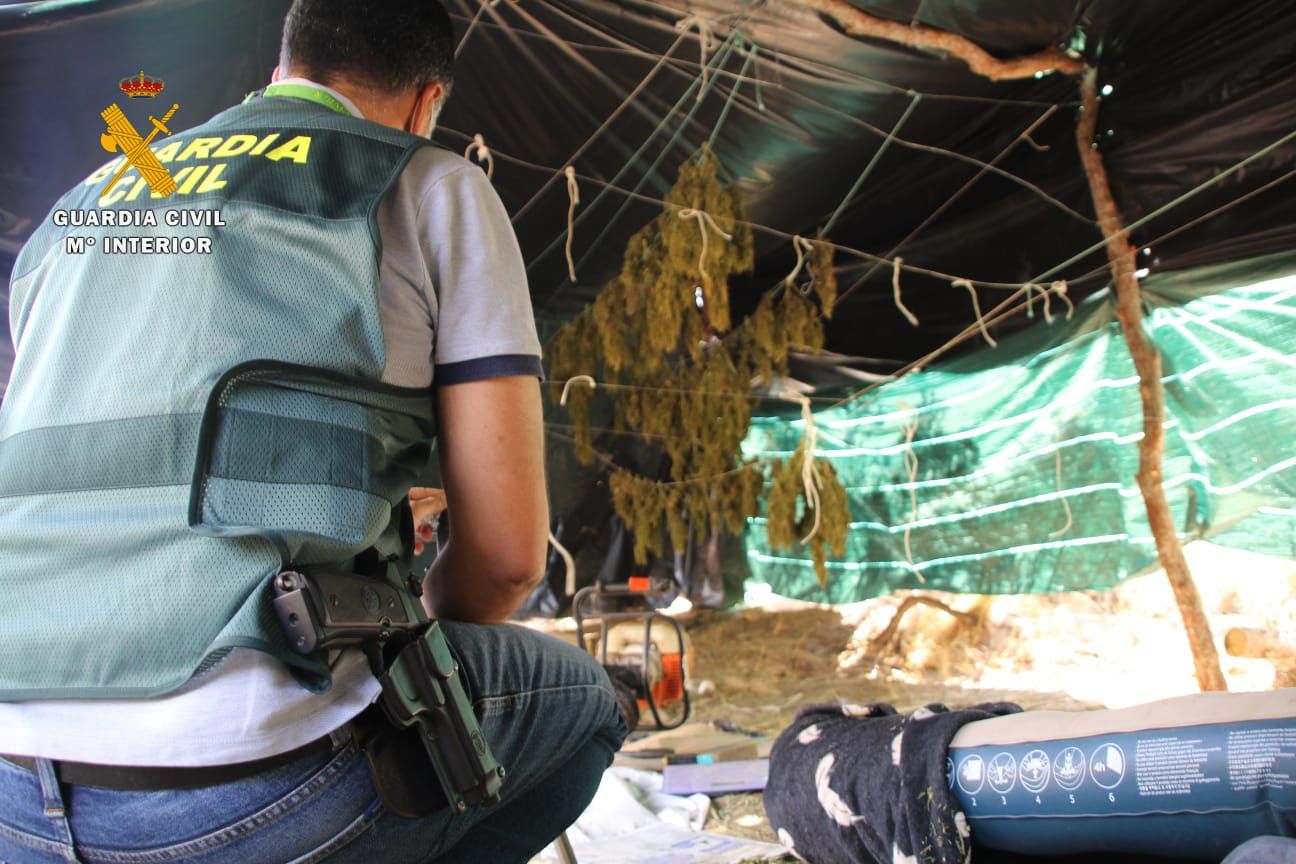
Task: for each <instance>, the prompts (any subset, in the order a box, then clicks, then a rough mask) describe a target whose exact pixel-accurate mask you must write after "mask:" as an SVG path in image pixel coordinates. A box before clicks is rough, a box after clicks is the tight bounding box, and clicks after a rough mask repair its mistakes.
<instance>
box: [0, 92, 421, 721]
mask: <svg viewBox="0 0 1296 864" xmlns="http://www.w3.org/2000/svg"><path fill="white" fill-rule="evenodd" d="M427 144H428V142H427V141H425V140H424V139H421V138H418V137H417V136H413V135H409V134H406V133H403V132H399V131H396V130H392V129H387V128H385V127H382V126H379V125H378V124H375V123H370V122H367V121H364V120H360V119H357V118H354V117H351V116H348V115H344V114H340V113H336V112H334V111H330V110H329V109H328V108H327V107H323V106H321V105H317V104H312V103H310V102H305V101H301V100H296V99H282V98H263V99H255V100H251V101H249V102H248V103H245V104H244V105H240V106H237V107H235V108H232V109H230V110H228V111H225V112H224V113H222V114H219V115H217V116H216V117H214V118H212V119H211V120H210V121H209V122H207V123H206V124H204V125H202V126H200V127H198V128H196V129H193V130H190V131H188V132H184V133H181V134H180V135H177V136H176V137H175V139H174V140H171V139H167V141H166V144H165V147H166V148H170V149H169V150H167V151H166V152H160V158H164V160H166V161H165V164H166V165H167V167H168V168H169V169H170V171H171V173H172V175H173V176H174V177H175V180H176V183H177V184H178V186H179V188H178V190H177V191H176V192H175V193H174V194H172V195H170V196H169V197H166V198H158V197H153V196H152V195H151V194H150V191H149V189H148V187H147V186H146V185H144V184H142V183H139V184H136V183H135V182H134V181H131V180H129V179H127V180H123V181H121V183H120V185H119V186H115V187H113V190H112V192H111V193H110V195H109V198H108V203H105V204H104V205H103V206H102V207H101V204H100V201H99V196H100V193H101V191H102V190H103V185H104V180H105V179H106V177H107V176H110V175H109V174H108V173H106V172H103V171H101V172H96V174H95V175H91V178H90V179H89V180H88V181H87V182H86V183H85V184H83V185H81V186H78V187H77V188H75V189H73V190H72V191H70V192H69V193H67V194H66V195H64V196H63V198H62V199H60V200H59V202H58V204H57V205H55V211H54V213H52V214H51V217H50V218H49V219H47V220H46V222H45V223H44V224H42V225H41V226H40V228H39V229H38V230H37V231H36V232H35V234H33V236H32V238H31V240H30V241H29V243H28V244H27V246H26V247H25V248H24V249H23V251H22V253H21V254H20V255H19V257H18V261H17V264H16V265H15V268H14V278H13V280H12V284H11V297H10V319H11V330H12V333H13V336H14V340H15V343H16V345H17V356H16V359H15V362H14V367H13V373H12V378H11V383H10V387H9V390H8V392H7V393H6V394H5V398H4V403H3V406H2V407H0V603H2V604H3V613H0V700H18V699H53V698H96V697H103V698H108V697H115V698H121V697H143V696H149V695H155V694H159V693H164V692H166V691H168V690H171V689H173V688H175V687H177V686H178V685H180V684H182V683H184V682H185V681H186V680H188V679H189V678H190V677H191V676H192V675H193V674H194V673H195V672H196V671H198V670H201V669H203V668H204V667H205V666H206V665H209V664H210V663H212V662H213V661H214V660H216V659H219V658H220V657H221V656H223V654H224V653H225V652H227V651H228V649H230V648H233V647H236V646H240V647H248V648H255V649H259V650H262V651H266V652H268V653H270V654H272V655H274V656H276V657H278V658H280V659H282V660H283V661H285V662H286V663H288V664H290V666H292V667H293V668H294V673H295V674H296V675H297V677H298V678H299V680H301V681H302V682H303V683H304V684H306V685H307V686H309V687H312V688H324V687H326V686H327V685H328V673H327V668H326V667H325V666H324V665H323V664H322V663H321V662H319V661H318V660H315V659H311V658H305V657H301V656H298V655H296V654H294V653H293V652H291V651H290V650H289V649H288V648H287V646H286V645H285V643H284V641H283V639H282V637H281V635H280V632H279V625H278V622H277V620H276V619H275V617H274V615H273V612H272V610H271V607H270V603H269V596H268V594H269V591H270V581H271V578H272V577H273V576H274V575H275V574H276V573H277V572H278V571H279V570H280V569H281V568H283V567H284V566H286V565H289V564H293V565H303V564H312V563H333V564H344V563H349V561H350V559H351V558H352V557H353V556H355V555H357V554H358V553H359V552H361V551H363V550H365V549H367V548H369V547H377V548H378V549H379V550H381V551H387V552H394V551H397V550H398V548H399V539H398V537H397V536H396V535H397V534H398V532H397V530H396V527H395V526H394V524H393V516H392V514H393V508H394V507H395V506H396V505H397V504H398V502H399V501H400V500H401V499H402V498H403V497H404V495H405V493H406V490H407V489H408V487H409V486H410V484H411V483H412V482H413V481H414V480H415V479H416V477H417V475H418V473H419V472H421V471H422V469H423V468H424V467H425V465H426V463H427V461H428V457H429V451H430V447H431V442H432V436H433V434H434V429H435V427H434V422H433V417H432V395H431V392H430V390H426V389H421V390H412V389H408V388H398V387H392V386H388V385H383V384H381V383H379V377H380V375H381V373H382V370H383V367H384V363H385V359H386V348H385V346H384V343H383V334H382V326H381V322H380V319H379V284H378V268H379V258H380V253H381V245H380V242H379V237H378V231H377V224H376V221H375V213H376V211H377V207H378V204H379V202H380V200H381V199H382V197H383V195H384V193H385V192H387V190H388V189H389V188H390V187H391V186H392V184H393V183H394V182H395V180H396V178H397V177H398V176H399V174H400V172H401V170H402V169H403V168H404V166H405V164H406V163H407V161H408V160H409V157H410V156H411V154H412V153H413V152H414V151H415V150H416V149H417V148H418V147H420V146H425V145H427ZM155 150H157V151H161V150H162V148H158V147H155ZM107 210H113V211H116V212H117V213H119V214H120V213H122V212H124V211H134V212H133V213H132V215H133V216H136V217H137V218H136V220H135V221H145V222H147V221H148V220H147V217H141V216H140V215H139V214H140V213H141V212H142V211H146V210H150V211H153V215H154V218H155V221H156V222H157V225H156V226H151V225H148V224H145V225H134V226H131V227H122V226H121V225H120V224H119V225H116V226H112V227H107V226H99V227H63V226H60V225H58V224H56V218H55V217H56V216H57V214H58V213H59V211H65V212H68V213H71V212H72V211H77V212H89V211H96V212H99V213H102V212H105V211H107ZM203 211H219V221H221V222H224V226H223V227H221V226H212V225H202V224H199V225H198V226H197V227H190V226H187V225H186V226H184V227H177V226H175V225H173V224H168V223H175V222H182V221H184V222H191V221H197V222H199V223H202V222H204V221H209V222H210V221H217V220H216V219H214V218H211V214H210V213H208V214H207V218H205V219H204V218H202V217H201V216H199V214H202V213H203ZM176 214H179V215H176ZM186 214H187V215H186ZM195 216H199V218H196V219H195V218H194V217H195ZM57 221H63V219H62V217H58V220H57ZM69 221H76V220H75V219H74V218H72V217H70V218H69ZM80 221H85V220H84V219H82V220H80ZM69 237H79V238H83V240H84V242H85V245H84V246H83V247H81V248H82V250H83V251H79V252H78V251H76V247H75V246H73V245H70V242H69V240H68V238H69ZM114 237H115V238H122V237H139V238H160V237H190V238H209V239H210V252H209V253H205V254H204V253H202V252H191V253H189V254H184V253H158V252H156V251H155V252H153V253H152V254H147V253H143V252H140V251H138V248H140V247H139V246H138V245H137V246H136V249H137V251H135V252H134V253H133V254H131V253H129V252H127V253H121V252H115V253H114V252H111V251H110V250H111V247H112V244H113V242H114V241H112V240H111V239H110V238H114ZM117 242H120V241H117ZM157 245H158V244H154V246H155V249H156V248H157Z"/></svg>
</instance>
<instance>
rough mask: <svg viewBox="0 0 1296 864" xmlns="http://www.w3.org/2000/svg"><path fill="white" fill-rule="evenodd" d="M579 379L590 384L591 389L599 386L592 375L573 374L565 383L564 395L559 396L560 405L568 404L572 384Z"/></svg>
mask: <svg viewBox="0 0 1296 864" xmlns="http://www.w3.org/2000/svg"><path fill="white" fill-rule="evenodd" d="M577 381H582V382H584V383H586V384H588V385H589V387H590V389H591V390H593V389H594V388H595V387H597V386H598V382H597V381H595V380H594V377H593V376H592V375H573V376H572V377H570V378H568V379H567V383H566V384H564V385H563V389H562V396H560V397H558V404H559V405H566V404H567V393H568V391H570V390H571V385H573V384H575V383H576V382H577Z"/></svg>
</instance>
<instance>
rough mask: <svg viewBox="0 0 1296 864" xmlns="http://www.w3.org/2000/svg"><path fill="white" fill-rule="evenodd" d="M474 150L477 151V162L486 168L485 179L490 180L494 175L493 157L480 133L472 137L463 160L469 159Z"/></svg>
mask: <svg viewBox="0 0 1296 864" xmlns="http://www.w3.org/2000/svg"><path fill="white" fill-rule="evenodd" d="M474 150H476V151H477V161H478V162H480V163H483V164H484V165H485V166H486V179H487V180H489V179H491V178H492V177H493V176H494V175H495V157H494V156H492V155H491V151H490V148H489V147H487V146H486V139H485V138H483V137H482V135H481V133H480V132H478V133H477V134H476V135H474V136H473V140H472V143H471V144H469V145H468V147H467V149H465V150H464V158H465V159H471V158H472V153H473V151H474Z"/></svg>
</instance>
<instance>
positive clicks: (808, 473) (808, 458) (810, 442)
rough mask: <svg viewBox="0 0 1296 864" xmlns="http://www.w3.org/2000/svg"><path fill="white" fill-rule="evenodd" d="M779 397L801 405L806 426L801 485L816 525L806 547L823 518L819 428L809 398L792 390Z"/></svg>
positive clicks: (806, 536) (811, 528)
mask: <svg viewBox="0 0 1296 864" xmlns="http://www.w3.org/2000/svg"><path fill="white" fill-rule="evenodd" d="M779 395H780V396H781V397H782V398H784V399H787V400H788V401H789V402H799V403H801V422H802V423H804V424H805V433H804V434H803V436H802V438H801V445H802V446H803V447H804V448H805V455H804V456H803V457H802V460H801V483H802V485H803V487H804V495H805V502H806V509H807V510H813V511H814V524H813V525H812V526H810V533H809V534H807V535H805V536H804V537H802V538H801V545H802V546H804V545H805V544H807V543H809V542H810V539H811V538H812V537H814V536H815V535H816V534H818V533H819V520H820V518H821V514H820V512H819V511H820V507H819V489H820V488H821V487H822V486H823V478H821V477H820V476H819V466H818V465H816V464H815V458H814V452H815V447H816V446H817V445H818V441H819V427H818V426H816V425H815V421H814V412H812V411H811V410H810V399H809V397H808V396H806V395H805V394H803V393H796V392H793V391H791V390H784V391H783V392H782V393H780V394H779Z"/></svg>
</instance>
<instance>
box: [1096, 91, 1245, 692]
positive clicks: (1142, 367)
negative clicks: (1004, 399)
mask: <svg viewBox="0 0 1296 864" xmlns="http://www.w3.org/2000/svg"><path fill="white" fill-rule="evenodd" d="M1080 97H1081V109H1080V122H1079V123H1077V124H1076V146H1077V147H1078V148H1079V150H1080V161H1081V162H1082V163H1083V164H1084V169H1085V177H1086V179H1087V180H1088V181H1089V194H1090V195H1091V196H1092V197H1093V203H1094V212H1095V213H1096V214H1097V215H1098V226H1099V228H1100V229H1101V230H1102V234H1103V238H1104V239H1105V240H1106V241H1107V260H1108V261H1109V262H1110V263H1111V269H1112V278H1113V281H1114V282H1115V285H1116V317H1117V318H1118V319H1119V321H1120V327H1121V332H1122V333H1123V334H1124V336H1125V344H1126V345H1127V346H1128V347H1129V352H1130V356H1131V357H1132V358H1133V360H1134V369H1135V370H1136V371H1137V372H1138V378H1139V396H1140V397H1141V399H1142V402H1143V438H1142V440H1141V441H1139V467H1138V475H1137V477H1138V485H1139V490H1140V491H1141V492H1142V493H1143V503H1144V505H1145V506H1146V508H1147V516H1148V525H1149V526H1150V527H1151V529H1152V537H1153V539H1154V540H1155V541H1156V548H1157V555H1158V557H1160V559H1161V566H1162V567H1163V568H1164V569H1165V572H1166V578H1168V579H1169V580H1170V587H1171V589H1173V591H1174V596H1175V602H1177V603H1178V604H1179V614H1180V615H1181V616H1183V622H1184V629H1185V630H1186V631H1187V634H1188V644H1189V646H1190V647H1191V648H1192V654H1193V662H1194V664H1195V665H1196V667H1197V683H1198V684H1199V685H1200V686H1201V689H1203V690H1227V689H1228V685H1227V683H1226V682H1225V680H1224V672H1223V670H1222V669H1221V668H1220V661H1219V653H1218V652H1217V651H1216V649H1215V640H1214V639H1213V638H1212V636H1211V630H1210V622H1209V621H1208V620H1207V618H1206V611H1205V609H1203V608H1202V602H1201V595H1200V594H1198V592H1197V586H1196V584H1195V583H1194V582H1193V579H1192V573H1191V572H1190V571H1189V569H1188V560H1187V559H1186V558H1185V557H1184V553H1183V547H1182V546H1181V545H1180V543H1179V535H1178V533H1177V532H1176V529H1175V523H1174V517H1173V516H1172V515H1171V513H1170V505H1169V503H1168V502H1167V501H1166V497H1165V489H1164V488H1163V487H1162V485H1161V463H1162V458H1163V457H1164V455H1165V427H1164V426H1163V425H1162V424H1163V419H1164V417H1165V392H1164V390H1163V389H1162V387H1161V355H1160V354H1159V353H1158V352H1157V350H1156V348H1155V347H1154V346H1153V345H1152V343H1151V341H1150V340H1149V339H1148V336H1147V332H1146V331H1145V330H1144V329H1143V307H1142V299H1141V297H1140V294H1139V284H1138V279H1137V278H1136V277H1135V275H1134V269H1135V268H1134V255H1135V249H1134V245H1133V244H1132V243H1131V242H1130V238H1129V235H1128V234H1127V233H1126V232H1125V226H1124V223H1123V222H1122V221H1121V217H1120V212H1119V211H1118V210H1117V209H1116V200H1115V199H1114V198H1113V197H1112V191H1111V185H1110V183H1109V182H1108V180H1107V170H1106V168H1105V167H1104V165H1103V159H1102V153H1101V152H1100V151H1099V150H1098V148H1097V147H1096V146H1095V144H1094V132H1095V130H1096V128H1097V123H1098V72H1097V70H1095V69H1087V70H1085V72H1084V74H1083V75H1082V76H1081V78H1080Z"/></svg>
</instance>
